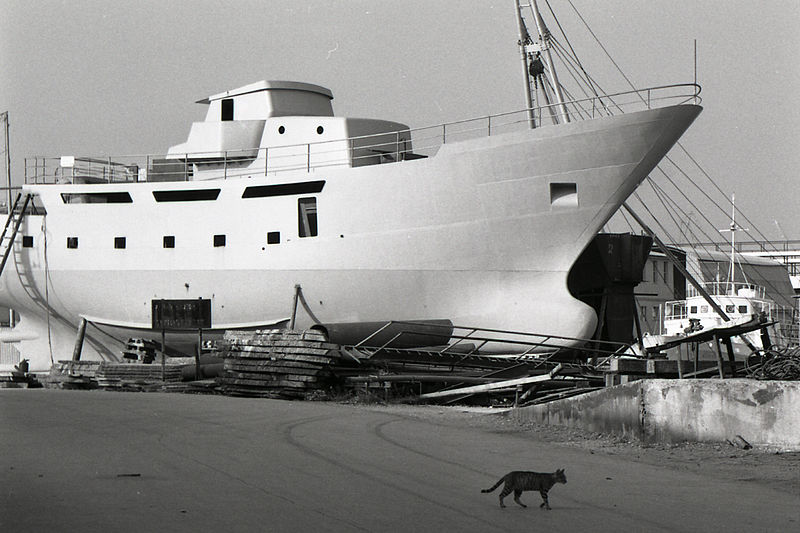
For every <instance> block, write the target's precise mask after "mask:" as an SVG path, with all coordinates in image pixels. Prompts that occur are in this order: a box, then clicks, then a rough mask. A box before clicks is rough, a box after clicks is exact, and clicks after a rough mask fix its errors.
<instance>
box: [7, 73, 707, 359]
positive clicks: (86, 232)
mask: <svg viewBox="0 0 800 533" xmlns="http://www.w3.org/2000/svg"><path fill="white" fill-rule="evenodd" d="M626 96H627V97H630V98H629V101H628V102H627V104H629V105H627V104H626V103H625V99H626ZM658 96H663V97H664V99H662V100H659V99H658V98H657V97H658ZM332 98H333V95H332V93H331V92H330V91H329V90H328V89H326V88H323V87H320V86H317V85H312V84H308V83H299V82H287V81H262V82H258V83H254V84H250V85H247V86H244V87H240V88H238V89H233V90H230V91H226V92H223V93H220V94H216V95H213V96H210V97H209V98H208V99H206V100H202V101H201V103H203V104H204V105H207V106H208V111H207V115H206V118H205V120H204V121H202V122H196V123H194V124H193V125H192V127H191V129H190V131H189V135H188V138H187V140H186V142H185V143H183V144H179V145H176V146H173V147H172V148H170V149H169V150H168V152H167V154H165V155H161V156H141V157H106V156H103V157H73V156H68V157H64V156H62V157H56V158H34V159H28V160H26V177H25V178H26V180H25V181H26V183H25V185H24V187H23V189H22V200H21V201H24V199H26V198H28V197H30V199H31V200H30V203H29V204H28V205H27V207H26V208H25V209H21V207H18V208H17V210H16V212H12V213H11V215H10V216H9V221H8V222H9V224H8V227H9V228H13V227H15V226H16V225H17V224H18V231H15V232H13V235H18V236H17V237H16V238H15V239H14V240H13V243H11V244H10V245H9V244H4V247H7V246H11V248H10V252H9V257H8V262H7V264H6V265H5V267H4V268H3V270H2V276H1V277H0V304H2V305H7V306H10V307H13V308H14V309H15V310H16V311H17V312H18V314H19V316H20V321H19V323H18V324H17V325H16V327H15V328H14V330H12V331H11V332H8V333H6V334H5V336H4V337H3V338H0V340H4V339H5V340H7V341H19V349H20V351H21V353H22V355H23V357H26V358H28V359H29V360H30V367H31V370H32V371H42V370H47V369H48V368H49V367H50V364H51V361H54V360H62V359H69V358H70V357H71V356H72V350H73V345H74V341H75V337H76V329H77V327H78V324H79V323H80V322H81V319H82V318H83V319H86V320H87V321H88V322H89V323H90V324H93V325H94V326H96V327H89V328H88V329H87V331H86V342H85V344H84V347H83V353H82V358H83V359H97V358H103V359H105V358H112V359H114V358H117V357H118V353H117V352H115V349H116V348H110V346H116V345H112V344H111V343H110V341H111V340H112V338H116V340H118V341H124V340H126V339H127V336H138V337H145V336H151V337H153V338H158V337H159V331H158V330H154V329H153V328H152V326H153V305H154V304H153V302H154V301H157V300H162V299H168V300H190V299H200V298H202V299H204V300H208V301H210V310H211V324H210V325H209V327H208V329H209V330H210V331H211V332H212V333H213V332H219V331H223V330H225V329H233V328H252V327H266V326H269V325H274V324H285V323H286V321H287V320H288V319H289V318H290V316H291V314H292V309H293V308H292V302H293V298H294V296H295V295H296V292H295V291H296V289H295V287H296V286H299V287H301V288H302V295H303V296H304V297H305V301H306V303H307V305H308V308H309V310H310V311H311V312H312V313H313V315H314V318H315V321H317V322H319V323H322V324H328V323H336V324H341V323H348V324H354V325H358V324H361V323H364V322H379V321H387V320H393V319H394V320H415V321H431V320H444V321H450V322H452V323H454V324H457V325H468V326H475V327H482V328H497V329H502V330H514V331H535V332H542V333H546V334H549V335H557V336H564V337H570V338H582V337H589V336H590V335H591V333H592V332H593V331H594V328H595V325H596V316H595V313H594V311H593V310H592V309H591V308H590V307H589V306H587V305H586V304H584V303H582V302H580V301H578V300H576V299H575V298H574V297H573V296H572V295H571V294H570V293H569V291H568V290H567V284H566V279H567V274H568V272H569V270H570V268H571V266H572V265H573V263H574V262H575V260H576V258H577V257H578V255H579V254H580V253H581V251H582V250H583V249H584V248H585V247H586V245H587V244H588V243H589V242H590V241H591V239H592V238H593V237H594V236H595V235H596V233H597V232H598V231H599V230H600V229H601V227H602V226H603V225H604V224H605V222H606V221H607V220H608V219H609V218H610V217H611V215H612V214H613V213H614V212H615V211H616V210H617V209H618V208H619V206H620V205H621V204H622V203H623V202H624V201H625V199H626V198H627V197H628V196H629V195H630V194H631V193H632V191H633V190H634V189H635V188H636V187H637V185H638V184H639V183H640V182H641V181H642V180H643V179H644V178H645V177H646V176H647V175H648V173H649V172H650V171H651V170H652V169H653V168H654V167H655V165H656V164H657V163H658V162H659V161H660V160H661V159H662V157H663V156H664V155H665V154H666V153H667V151H668V150H669V149H670V148H671V147H672V146H673V144H674V143H675V142H676V141H677V140H678V138H679V137H680V136H681V135H682V134H683V132H684V131H685V130H686V128H688V126H689V125H690V124H691V122H692V121H693V120H694V119H695V117H696V116H697V115H698V114H699V112H700V110H701V107H700V106H699V105H697V104H696V102H697V87H696V86H695V85H688V86H672V87H662V88H656V89H646V90H643V91H637V92H631V93H626V94H625V95H617V98H616V102H615V111H617V110H618V109H620V108H624V107H626V105H627V107H629V108H632V109H633V111H632V112H627V113H625V114H615V115H614V116H597V114H596V113H591V114H593V115H594V117H592V116H589V117H588V119H587V120H578V119H579V118H580V117H581V116H584V117H585V116H586V115H587V114H590V113H589V111H588V110H591V111H595V110H601V109H603V108H606V107H607V106H608V100H607V99H606V98H605V97H602V98H600V97H595V98H587V99H583V100H573V101H561V102H557V103H555V104H552V105H544V106H538V107H536V108H532V109H525V110H523V111H520V112H518V113H508V114H504V115H500V116H491V117H482V118H480V119H475V120H472V121H460V122H458V123H453V124H445V125H440V126H435V127H432V128H422V129H419V130H410V129H409V128H408V127H407V126H405V125H403V124H398V123H394V122H387V121H383V120H370V119H360V118H348V117H337V116H335V115H334V114H333V109H332V104H331V100H332ZM667 98H672V100H671V101H670V100H668V99H667ZM656 101H658V102H659V104H663V107H659V108H655V107H654V105H653V104H654V103H655V102H656ZM672 102H677V103H675V104H674V105H671V104H672ZM577 109H580V110H581V111H580V112H578V111H576V110H577ZM551 110H556V111H555V112H554V113H552V114H553V115H557V114H558V115H560V120H558V122H560V123H558V124H554V125H548V126H545V125H544V124H543V123H542V122H543V121H539V122H538V123H537V124H536V126H537V127H535V128H532V127H531V126H532V122H533V120H535V118H534V117H536V116H541V115H544V116H548V115H549V114H550V111H551ZM591 114H590V115H591ZM423 154H424V155H423ZM11 233H12V230H11V229H9V234H11ZM304 316H305V315H304V314H303V313H300V315H299V316H298V325H303V323H302V321H303V320H306V321H307V322H308V323H309V324H310V323H311V319H308V318H304ZM565 342H568V341H565Z"/></svg>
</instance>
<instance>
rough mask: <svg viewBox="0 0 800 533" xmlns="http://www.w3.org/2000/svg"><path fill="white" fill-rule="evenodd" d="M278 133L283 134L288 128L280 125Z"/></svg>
mask: <svg viewBox="0 0 800 533" xmlns="http://www.w3.org/2000/svg"><path fill="white" fill-rule="evenodd" d="M278 133H280V134H281V135H283V134H284V133H286V128H284V127H283V126H281V127H279V128H278Z"/></svg>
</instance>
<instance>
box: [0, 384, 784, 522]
mask: <svg viewBox="0 0 800 533" xmlns="http://www.w3.org/2000/svg"><path fill="white" fill-rule="evenodd" d="M556 468H565V469H566V476H567V479H568V483H567V484H566V485H556V486H555V487H554V488H553V489H552V490H551V491H550V505H551V506H552V510H551V511H545V510H542V509H539V503H540V501H541V499H540V497H539V495H538V494H536V493H531V492H527V493H525V494H524V495H523V497H522V501H523V502H526V503H528V504H529V505H530V506H529V507H528V508H527V509H522V508H520V507H517V506H516V505H515V504H514V503H513V498H512V497H509V498H507V500H506V504H507V505H508V508H506V509H500V508H499V506H498V501H497V494H498V492H499V489H498V491H495V492H494V493H492V494H481V492H480V489H482V488H487V487H490V486H491V485H493V484H494V482H495V481H496V480H497V479H499V478H500V477H501V476H502V475H503V474H505V473H506V472H507V471H509V470H537V471H553V470H555V469H556ZM532 530H538V531H614V532H617V531H627V532H634V531H648V532H649V531H654V532H655V531H681V532H683V531H725V532H726V533H727V532H734V531H747V532H754V531H770V532H775V531H798V530H800V495H797V494H790V493H787V492H785V491H779V490H772V489H769V488H764V487H763V486H762V485H758V484H755V483H752V482H748V481H746V480H742V481H736V482H731V481H722V480H715V479H711V478H708V477H701V476H698V475H696V474H693V473H687V472H678V471H675V470H671V469H668V468H664V467H655V466H649V465H646V464H641V463H631V462H629V461H625V460H624V459H622V458H616V457H613V456H605V455H601V454H591V453H590V452H588V451H584V450H580V449H573V448H566V447H559V446H553V445H546V444H544V443H541V442H537V441H535V440H534V439H531V438H530V436H526V434H525V433H519V432H502V431H491V430H489V429H486V428H477V427H468V425H466V424H460V425H452V424H449V423H447V424H443V423H439V422H437V421H436V420H435V419H433V420H424V419H419V418H415V417H409V416H404V415H403V414H402V412H400V413H398V412H395V411H393V412H385V411H376V410H371V409H367V408H363V407H353V406H346V405H337V404H329V403H316V402H283V401H273V400H258V399H243V398H228V397H220V396H196V395H184V394H154V393H118V392H98V391H57V390H13V389H12V390H0V531H4V532H5V531H8V532H22V531H36V532H50V531H80V532H91V531H103V532H110V531H137V532H139V531H193V532H198V531H225V532H228V531H231V532H233V531H303V532H305V531H314V532H319V531H376V532H378V531H403V532H408V531H414V532H417V531H420V532H422V531H433V532H437V533H443V532H450V531H454V532H456V531H457V532H469V531H476V532H493V531H497V532H501V531H502V532H508V531H532Z"/></svg>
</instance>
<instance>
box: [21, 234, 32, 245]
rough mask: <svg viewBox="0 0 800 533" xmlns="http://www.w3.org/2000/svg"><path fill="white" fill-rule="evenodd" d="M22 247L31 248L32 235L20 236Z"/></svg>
mask: <svg viewBox="0 0 800 533" xmlns="http://www.w3.org/2000/svg"><path fill="white" fill-rule="evenodd" d="M22 247H23V248H33V236H32V235H23V236H22Z"/></svg>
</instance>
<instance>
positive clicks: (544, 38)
mask: <svg viewBox="0 0 800 533" xmlns="http://www.w3.org/2000/svg"><path fill="white" fill-rule="evenodd" d="M531 9H533V18H534V20H535V21H536V30H537V31H538V32H539V42H540V43H541V45H540V46H541V49H542V52H543V55H544V60H545V63H546V64H547V70H548V71H549V72H550V77H551V78H552V81H553V91H554V92H555V96H556V103H557V104H558V110H559V113H560V114H561V116H562V119H563V121H564V122H569V115H568V114H567V106H565V105H564V94H563V92H562V90H561V84H560V83H559V82H558V74H557V73H556V69H555V66H554V65H553V56H552V55H551V54H550V31H549V30H548V29H547V26H545V24H544V20H543V19H542V15H541V13H539V6H537V5H536V0H532V1H531Z"/></svg>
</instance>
